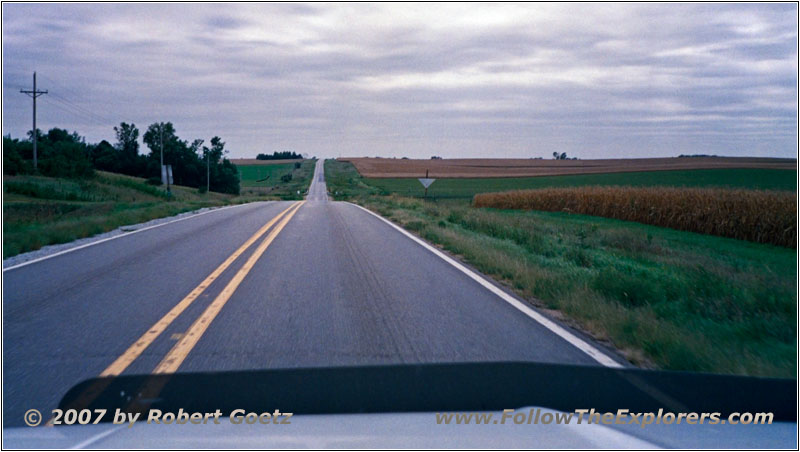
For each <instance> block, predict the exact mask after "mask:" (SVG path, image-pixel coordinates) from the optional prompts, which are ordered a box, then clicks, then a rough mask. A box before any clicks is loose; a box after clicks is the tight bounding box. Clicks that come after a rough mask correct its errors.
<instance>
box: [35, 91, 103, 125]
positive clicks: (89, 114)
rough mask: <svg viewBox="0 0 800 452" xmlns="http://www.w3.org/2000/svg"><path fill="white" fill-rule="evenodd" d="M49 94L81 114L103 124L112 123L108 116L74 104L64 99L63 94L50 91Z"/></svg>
mask: <svg viewBox="0 0 800 452" xmlns="http://www.w3.org/2000/svg"><path fill="white" fill-rule="evenodd" d="M50 95H51V96H52V99H53V100H55V101H58V102H61V103H62V104H64V105H67V106H69V107H71V108H72V109H74V110H75V111H78V112H80V113H82V114H83V115H85V116H87V117H90V118H92V119H93V120H95V121H98V122H101V123H104V125H107V124H108V123H113V122H114V121H111V120H109V119H108V118H105V117H103V116H100V115H98V114H96V113H94V112H92V111H91V110H89V109H87V108H84V107H81V106H80V105H77V104H75V103H74V102H71V101H70V100H68V99H65V98H64V97H63V96H60V95H58V94H57V93H52V92H51V93H50Z"/></svg>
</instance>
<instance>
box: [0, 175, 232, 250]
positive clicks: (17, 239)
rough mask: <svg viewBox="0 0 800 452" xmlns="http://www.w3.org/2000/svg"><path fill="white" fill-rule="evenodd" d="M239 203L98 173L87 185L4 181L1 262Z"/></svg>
mask: <svg viewBox="0 0 800 452" xmlns="http://www.w3.org/2000/svg"><path fill="white" fill-rule="evenodd" d="M232 202H240V199H239V198H236V197H232V196H230V195H224V194H220V193H206V194H201V193H198V191H197V189H194V188H189V187H181V186H173V187H172V194H171V195H169V196H168V195H167V194H166V191H164V190H163V188H160V187H155V186H152V185H148V184H147V183H146V182H145V181H144V180H143V179H138V178H134V177H129V176H124V175H120V174H113V173H104V172H98V173H97V175H96V176H95V177H94V178H91V179H88V180H81V181H76V180H67V179H57V178H50V177H42V176H4V177H3V258H6V257H9V256H14V255H16V254H19V253H23V252H26V251H32V250H36V249H39V248H41V247H42V246H45V245H52V244H57V243H65V242H70V241H72V240H76V239H79V238H84V237H90V236H92V235H95V234H99V233H102V232H107V231H110V230H112V229H115V228H117V227H120V226H124V225H128V224H135V223H141V222H144V221H148V220H152V219H154V218H161V217H165V216H171V215H176V214H179V213H182V212H186V211H190V210H196V209H199V208H202V207H209V206H220V205H223V204H229V203H232Z"/></svg>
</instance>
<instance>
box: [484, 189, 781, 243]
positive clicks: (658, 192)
mask: <svg viewBox="0 0 800 452" xmlns="http://www.w3.org/2000/svg"><path fill="white" fill-rule="evenodd" d="M473 206H474V207H492V208H497V209H521V210H542V211H550V212H560V211H563V212H570V213H579V214H585V215H594V216H600V217H607V218H616V219H619V220H626V221H636V222H639V223H645V224H651V225H655V226H662V227H667V228H673V229H679V230H683V231H691V232H699V233H701V234H711V235H718V236H722V237H730V238H735V239H740V240H749V241H752V242H760V243H770V244H773V245H778V246H785V247H791V248H795V247H797V199H796V198H795V194H794V193H792V192H777V191H762V190H729V189H717V188H672V187H650V188H633V187H576V188H549V189H541V190H524V191H511V192H504V193H484V194H478V195H475V198H474V200H473Z"/></svg>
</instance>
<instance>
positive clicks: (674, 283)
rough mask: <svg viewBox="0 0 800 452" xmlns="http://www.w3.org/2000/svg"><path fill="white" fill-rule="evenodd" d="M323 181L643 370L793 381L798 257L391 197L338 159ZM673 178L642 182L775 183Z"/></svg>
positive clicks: (548, 216)
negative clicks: (735, 375)
mask: <svg viewBox="0 0 800 452" xmlns="http://www.w3.org/2000/svg"><path fill="white" fill-rule="evenodd" d="M719 171H722V172H719ZM325 172H326V181H327V183H328V188H329V190H330V192H331V193H332V194H334V197H336V198H338V199H348V200H350V201H353V202H357V203H359V204H361V205H363V206H365V207H367V208H369V209H371V210H373V211H375V212H377V213H379V214H381V215H383V216H384V217H386V218H389V219H390V220H392V221H393V222H395V223H397V224H399V225H401V226H403V227H405V228H406V229H408V230H411V231H413V232H415V233H416V234H418V235H419V236H421V237H423V238H425V239H426V240H428V241H430V242H432V243H434V244H436V245H438V246H440V247H442V248H444V249H445V250H447V251H449V252H451V253H453V254H454V255H456V256H458V257H459V258H460V259H462V260H464V261H466V262H468V263H469V264H471V265H473V266H474V267H475V268H477V269H478V270H480V271H482V272H483V273H485V274H487V275H490V276H492V277H493V278H494V279H496V280H497V281H500V282H502V283H504V284H505V285H506V286H507V287H508V288H509V289H510V290H513V291H514V292H516V293H517V294H518V295H520V296H521V297H523V298H525V299H527V300H529V302H530V303H532V304H533V305H536V306H539V307H541V308H545V309H548V310H551V311H550V313H551V314H552V315H554V316H555V317H559V318H562V319H563V320H564V321H565V322H566V323H568V324H571V325H574V326H576V327H577V328H579V329H581V330H583V331H586V332H587V333H588V334H590V335H592V336H594V337H595V338H597V339H598V340H601V341H607V342H608V343H610V344H611V345H612V346H614V347H616V348H617V349H618V350H620V351H621V352H622V353H623V354H624V355H625V356H626V357H627V358H628V359H629V360H631V361H632V362H634V363H636V364H638V365H640V366H644V367H657V368H664V369H672V370H689V371H704V372H719V373H733V374H744V375H760V376H780V377H789V378H790V377H793V376H794V375H795V373H796V365H797V359H796V356H797V348H796V339H797V322H796V317H797V299H796V290H797V284H796V274H797V263H796V259H797V252H796V250H793V249H787V248H781V247H775V246H771V245H764V244H757V243H751V242H746V241H741V240H733V239H727V238H722V237H716V236H709V235H702V234H696V233H691V232H684V231H677V230H672V229H667V228H661V227H656V226H649V225H643V224H639V223H633V222H625V221H619V220H613V219H607V218H599V217H591V216H585V215H575V214H567V213H561V212H556V213H553V212H524V211H501V210H495V209H477V208H472V207H470V206H469V205H468V203H467V202H465V201H466V200H464V199H455V200H452V201H445V202H441V201H439V202H430V201H425V200H422V199H418V198H409V197H404V196H399V195H398V194H388V195H387V194H385V193H386V190H385V186H384V188H378V187H376V186H375V185H373V184H374V183H375V181H376V180H375V179H363V178H361V177H360V176H358V174H357V173H355V170H354V168H352V166H351V165H349V164H344V163H342V162H336V161H332V160H329V161H326V166H325ZM675 173H677V172H673V174H669V173H666V172H658V173H650V174H652V175H653V176H652V177H654V178H655V177H659V178H660V179H659V180H647V179H644V178H643V179H639V181H640V185H642V184H644V183H645V182H652V183H650V185H665V184H666V182H665V181H669V180H671V181H673V184H675V183H677V181H684V185H692V186H697V185H698V184H699V183H702V184H703V185H705V186H707V185H709V184H711V185H728V186H732V184H734V183H736V181H739V185H736V186H742V185H741V181H742V179H743V178H744V177H746V176H745V175H748V174H749V175H750V176H754V175H758V174H761V177H760V178H759V177H754V178H753V179H749V181H750V186H753V185H756V186H758V187H759V188H766V187H765V186H764V185H758V184H765V185H766V184H767V182H768V181H767V180H765V178H766V179H769V177H768V176H769V175H770V174H773V175H774V174H775V173H771V172H770V170H752V171H747V170H745V171H742V170H712V171H709V172H702V173H699V174H701V176H700V177H699V180H698V181H691V182H692V183H691V184H687V183H686V182H685V181H686V179H685V177H687V176H686V175H681V176H680V177H676V174H675ZM680 173H689V174H692V173H694V172H680ZM788 173H792V177H791V184H789V183H788V182H787V180H786V178H785V176H781V179H782V180H783V182H782V183H780V181H778V182H775V181H773V185H771V186H770V187H772V188H775V187H783V188H785V189H794V172H793V171H788ZM629 175H630V173H629ZM603 176H606V177H608V179H606V180H614V179H615V178H618V177H620V176H621V175H617V174H609V175H596V176H592V177H590V178H588V179H584V180H591V181H593V183H596V181H597V180H598V178H602V177H603ZM575 177H577V176H559V177H553V178H526V179H523V180H530V179H539V180H542V179H556V180H563V178H575ZM642 177H644V176H642ZM670 177H671V178H670ZM775 179H778V178H777V177H776V178H775ZM574 180H576V179H573V181H574ZM381 181H386V180H381ZM509 181H511V180H510V179H502V180H482V181H481V183H484V184H486V185H484V187H491V190H492V191H494V190H497V187H498V186H503V187H506V189H509V188H517V187H510V186H508V185H505V184H507V183H508V182H509ZM388 182H389V184H391V183H392V182H393V181H388ZM413 182H414V183H417V184H418V182H417V181H413ZM439 182H441V181H437V182H436V183H439ZM493 183H496V184H498V185H492V184H493ZM525 188H531V187H530V186H528V187H525ZM337 193H338V195H337Z"/></svg>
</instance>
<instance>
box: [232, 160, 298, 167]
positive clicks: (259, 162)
mask: <svg viewBox="0 0 800 452" xmlns="http://www.w3.org/2000/svg"><path fill="white" fill-rule="evenodd" d="M229 160H230V161H231V163H233V164H234V165H237V166H238V165H285V164H287V163H295V162H301V163H302V162H304V161H305V160H304V159H281V160H259V159H229Z"/></svg>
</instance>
